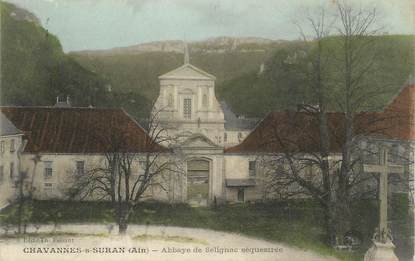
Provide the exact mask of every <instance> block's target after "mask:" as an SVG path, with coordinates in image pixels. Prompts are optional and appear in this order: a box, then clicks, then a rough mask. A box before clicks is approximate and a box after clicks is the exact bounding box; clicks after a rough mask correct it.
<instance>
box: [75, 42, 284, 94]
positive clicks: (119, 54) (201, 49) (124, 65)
mask: <svg viewBox="0 0 415 261" xmlns="http://www.w3.org/2000/svg"><path fill="white" fill-rule="evenodd" d="M289 44H290V42H287V41H272V40H268V39H262V38H230V37H219V38H212V39H207V40H205V41H199V42H191V43H189V44H188V46H189V52H190V62H191V63H192V64H193V65H195V66H197V67H200V68H202V69H203V70H205V71H207V72H209V73H211V74H213V75H215V76H216V77H217V84H220V83H221V82H223V81H226V80H230V79H234V78H236V77H239V76H241V75H243V74H245V73H249V72H252V71H259V68H260V65H261V64H262V63H263V62H264V61H265V60H266V59H268V58H269V57H271V56H272V54H273V53H274V52H275V51H276V50H278V49H281V48H284V47H285V46H287V45H289ZM70 55H71V56H72V57H74V58H75V59H76V60H77V61H78V62H79V63H80V64H82V65H83V66H85V67H86V68H88V69H89V70H91V71H94V72H97V73H99V74H101V75H103V76H104V77H105V79H106V80H107V81H108V82H110V84H111V86H112V88H113V90H116V91H126V92H133V93H140V94H142V95H144V96H145V97H146V98H148V99H149V100H154V99H155V98H156V97H157V96H158V89H159V86H158V78H157V77H158V76H159V75H161V74H164V73H166V72H168V71H170V70H172V69H175V68H176V67H178V66H180V65H181V64H182V63H183V42H182V41H165V42H153V43H145V44H140V45H135V46H130V47H122V48H114V49H110V50H99V51H81V52H73V53H70Z"/></svg>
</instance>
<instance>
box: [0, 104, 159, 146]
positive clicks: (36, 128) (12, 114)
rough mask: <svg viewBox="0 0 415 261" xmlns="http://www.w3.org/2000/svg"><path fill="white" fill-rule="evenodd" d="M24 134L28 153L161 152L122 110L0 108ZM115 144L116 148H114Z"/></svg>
mask: <svg viewBox="0 0 415 261" xmlns="http://www.w3.org/2000/svg"><path fill="white" fill-rule="evenodd" d="M0 111H1V112H2V113H4V114H5V115H6V117H7V118H8V119H9V120H10V121H11V122H12V123H13V124H14V125H15V126H16V127H17V128H18V129H20V130H22V131H23V132H24V134H25V139H27V140H28V143H27V145H26V147H25V152H30V153H105V152H107V151H110V150H114V147H117V148H119V150H123V151H128V152H144V151H163V150H166V149H165V148H164V147H161V146H159V145H158V144H155V143H153V142H152V141H151V139H150V137H149V136H148V135H147V133H146V132H145V131H144V129H143V128H141V127H140V126H139V125H138V123H137V122H136V121H135V120H133V118H132V117H130V116H129V115H128V114H127V113H126V112H125V111H124V110H122V109H102V108H56V107H0ZM115 141H116V142H117V144H115Z"/></svg>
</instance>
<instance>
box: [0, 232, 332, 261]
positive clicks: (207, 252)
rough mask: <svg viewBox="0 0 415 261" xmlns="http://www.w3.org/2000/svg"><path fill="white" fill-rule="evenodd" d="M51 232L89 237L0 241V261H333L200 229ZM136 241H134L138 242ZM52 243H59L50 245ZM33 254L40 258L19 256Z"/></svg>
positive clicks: (298, 250) (237, 235)
mask: <svg viewBox="0 0 415 261" xmlns="http://www.w3.org/2000/svg"><path fill="white" fill-rule="evenodd" d="M52 230H53V226H52V225H43V226H41V227H40V229H39V233H49V232H51V231H52ZM33 231H35V229H34V227H32V226H30V227H29V228H28V232H33ZM57 231H59V232H64V233H68V232H70V233H83V234H89V236H71V235H65V236H62V235H61V236H45V237H43V238H44V239H46V240H47V242H39V241H40V238H41V237H26V238H25V239H23V238H20V239H7V240H4V239H0V260H1V261H9V260H16V261H20V260H22V261H23V260H24V261H25V260H30V261H34V260H42V261H48V260H51V261H52V260H53V261H56V260H57V261H66V260H71V261H72V260H73V261H84V260H94V261H95V260H96V261H98V260H99V261H107V260H108V261H109V260H122V261H129V260H146V261H147V260H149V261H150V260H168V261H175V260H189V261H190V260H192V261H193V260H197V261H204V260H206V261H207V260H209V261H210V260H212V261H214V260H218V261H219V260H223V261H225V260H226V261H233V260H244V261H249V260H258V261H272V260H289V261H294V260H301V261H314V260H315V261H319V260H336V259H335V258H334V257H327V256H321V255H319V254H316V253H314V252H311V251H306V250H302V249H298V248H295V247H290V246H288V245H285V244H282V243H273V242H269V241H265V240H260V239H256V238H250V237H246V236H242V235H239V234H233V233H225V232H218V231H212V230H206V229H195V228H182V227H166V226H147V227H146V226H142V225H130V226H129V227H128V233H127V236H125V237H120V236H118V235H117V233H116V232H117V227H116V226H114V230H113V232H112V233H111V235H110V236H101V237H97V236H91V234H106V233H108V228H107V226H106V225H98V224H68V225H61V226H60V227H59V228H58V230H57ZM137 235H138V236H139V237H138V238H137ZM54 240H55V241H57V240H58V241H60V242H58V243H57V242H52V241H54ZM27 241H36V242H27ZM44 241H45V240H44ZM62 241H66V242H62ZM68 241H73V242H68ZM52 248H53V250H54V251H74V252H79V251H81V253H73V254H59V253H44V252H46V251H53V250H52ZM33 251H35V252H39V251H40V252H43V253H35V254H33V253H25V252H33ZM94 252H106V253H94ZM108 252H111V253H108ZM115 252H118V253H115ZM121 252H124V253H121ZM140 252H141V253H140ZM144 252H147V253H144ZM229 252H232V253H229Z"/></svg>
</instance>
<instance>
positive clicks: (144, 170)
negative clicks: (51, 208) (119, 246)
mask: <svg viewBox="0 0 415 261" xmlns="http://www.w3.org/2000/svg"><path fill="white" fill-rule="evenodd" d="M131 120H132V119H130V122H131ZM130 127H131V126H126V125H125V124H124V122H120V119H111V123H109V124H106V125H105V126H103V128H104V129H105V130H107V131H102V133H104V135H101V136H100V137H97V138H98V141H99V142H101V144H104V145H105V147H104V148H105V153H104V156H105V157H104V158H105V162H104V163H103V164H95V166H91V167H90V168H89V169H87V170H86V171H85V173H75V175H74V177H75V178H74V180H73V181H74V183H73V185H72V186H71V188H70V189H69V192H68V193H69V195H70V196H71V197H78V198H80V199H86V198H92V199H98V200H110V201H111V203H112V206H113V209H114V213H115V216H116V220H117V223H118V227H119V233H120V234H124V233H125V232H126V230H127V227H128V222H129V218H130V216H131V214H132V213H133V212H134V211H135V209H136V208H137V206H138V205H139V203H140V202H141V199H142V198H143V197H144V196H145V194H146V193H147V192H148V190H149V188H150V187H154V186H159V187H161V188H162V189H165V190H167V189H168V188H165V187H164V184H163V183H162V182H160V180H162V177H163V175H175V174H177V173H180V172H179V170H178V167H177V166H178V164H177V162H176V160H175V158H174V157H172V155H171V152H170V150H169V149H167V148H166V147H163V146H162V145H160V144H162V143H163V142H166V141H167V140H168V139H169V138H168V137H167V136H166V131H165V130H164V129H163V128H161V127H160V125H159V124H158V120H157V113H152V114H151V115H150V116H149V118H148V120H147V131H145V130H144V129H141V133H137V132H135V133H131V132H128V129H129V128H130ZM134 129H135V130H137V127H135V128H134ZM137 135H139V136H137ZM137 139H140V140H137ZM137 147H138V148H137ZM138 165H139V166H138Z"/></svg>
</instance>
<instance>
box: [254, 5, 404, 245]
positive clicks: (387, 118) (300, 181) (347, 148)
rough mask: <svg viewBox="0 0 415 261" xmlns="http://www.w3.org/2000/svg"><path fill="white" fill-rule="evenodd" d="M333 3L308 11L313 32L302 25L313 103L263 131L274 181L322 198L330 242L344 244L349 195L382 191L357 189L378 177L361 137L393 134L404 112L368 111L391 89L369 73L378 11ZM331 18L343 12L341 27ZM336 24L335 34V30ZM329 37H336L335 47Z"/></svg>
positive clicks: (280, 189) (279, 190)
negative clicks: (365, 166)
mask: <svg viewBox="0 0 415 261" xmlns="http://www.w3.org/2000/svg"><path fill="white" fill-rule="evenodd" d="M335 7H336V11H335V14H334V15H330V11H327V9H325V8H320V9H319V10H318V12H317V13H316V15H314V16H313V15H308V16H306V21H307V24H308V25H309V27H310V28H309V30H308V31H311V32H312V36H311V37H310V36H307V35H306V33H305V32H304V30H303V27H302V26H301V25H299V24H298V27H299V29H300V34H301V36H302V38H303V39H304V41H305V42H306V43H307V44H308V45H309V46H310V47H309V49H308V56H307V60H306V62H307V63H308V64H309V66H308V67H307V71H306V72H301V73H305V74H306V75H307V77H306V78H307V88H309V89H310V90H311V91H312V92H311V93H313V94H314V95H313V97H312V100H313V102H314V103H313V104H303V105H302V106H301V108H299V110H298V111H297V112H292V113H288V112H284V113H276V114H274V115H273V116H272V117H271V119H270V122H271V126H269V125H268V128H269V130H268V131H265V130H264V133H263V135H268V137H267V138H266V139H264V140H266V144H262V145H263V146H264V147H267V148H268V149H269V150H270V151H272V152H273V153H272V156H271V157H268V156H267V157H265V158H266V159H265V161H268V162H266V163H265V164H268V166H270V168H271V169H272V170H273V171H271V172H270V173H271V175H268V176H269V177H270V182H269V185H268V186H269V187H271V189H272V190H274V191H275V193H276V194H280V195H284V196H285V197H294V196H295V197H298V196H301V195H309V196H312V197H313V198H314V199H316V200H317V201H318V202H319V203H320V205H321V206H322V207H323V209H324V214H325V223H326V234H327V238H328V242H329V244H330V245H332V246H335V245H337V244H343V243H344V235H345V234H346V233H347V232H348V231H350V230H351V208H350V206H351V201H352V200H353V199H356V197H363V194H364V193H366V194H373V192H375V191H376V189H377V188H375V189H373V187H372V188H371V189H370V190H368V191H364V193H362V192H363V191H362V190H360V191H359V190H357V189H356V187H357V186H359V184H363V183H367V182H368V181H369V180H373V179H375V177H374V176H372V175H362V174H363V173H361V172H362V170H361V168H360V166H361V164H362V162H363V161H364V158H363V157H362V155H363V154H364V153H363V150H366V152H367V148H365V149H362V148H361V142H362V140H364V139H366V138H367V137H370V136H374V135H383V134H385V133H387V132H388V129H390V128H392V127H393V124H394V123H393V122H395V121H396V119H398V118H400V117H401V116H400V115H399V114H398V113H396V112H393V111H388V112H386V113H375V112H372V113H363V111H368V110H369V111H370V110H375V109H379V108H376V107H374V105H373V104H376V103H374V102H373V101H374V100H376V99H377V98H379V96H380V95H383V94H385V93H386V92H390V88H386V87H387V86H384V87H385V88H381V90H379V89H378V88H379V87H378V86H379V85H374V84H373V82H372V79H371V77H373V75H374V73H375V72H374V71H375V70H377V68H376V66H375V63H376V58H377V57H376V56H377V54H378V53H377V50H376V45H375V40H376V38H375V37H373V36H375V35H376V34H377V32H378V29H372V28H373V27H375V19H376V9H364V8H362V7H359V8H356V7H354V6H352V5H351V4H350V3H348V2H346V1H338V2H337V3H336V4H335ZM327 13H329V15H328V14H327ZM331 17H337V22H338V23H337V26H336V23H335V22H332V21H331V20H332V19H331ZM333 29H337V32H336V34H332V33H331V32H330V31H332V30H333ZM310 38H311V39H310ZM329 38H330V39H329ZM330 41H331V42H333V41H335V42H336V43H337V45H336V48H332V47H331V46H330ZM332 110H336V111H337V113H333V112H330V111H332ZM333 152H334V153H333ZM270 173H269V174H270ZM356 192H358V193H356Z"/></svg>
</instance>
